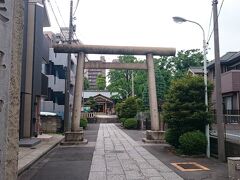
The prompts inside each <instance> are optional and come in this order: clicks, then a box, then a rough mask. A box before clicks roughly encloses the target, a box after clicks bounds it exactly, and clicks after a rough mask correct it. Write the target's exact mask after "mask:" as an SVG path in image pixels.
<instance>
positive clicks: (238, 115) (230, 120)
mask: <svg viewBox="0 0 240 180" xmlns="http://www.w3.org/2000/svg"><path fill="white" fill-rule="evenodd" d="M223 116H224V122H225V124H240V110H239V109H237V110H224V111H223ZM213 122H214V123H216V122H217V119H216V111H215V110H214V111H213Z"/></svg>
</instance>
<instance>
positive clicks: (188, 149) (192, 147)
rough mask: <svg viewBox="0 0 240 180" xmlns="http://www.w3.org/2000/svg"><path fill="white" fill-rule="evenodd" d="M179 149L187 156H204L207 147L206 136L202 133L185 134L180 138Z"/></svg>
mask: <svg viewBox="0 0 240 180" xmlns="http://www.w3.org/2000/svg"><path fill="white" fill-rule="evenodd" d="M179 143H180V145H179V148H180V150H181V151H182V152H183V153H184V154H187V155H197V154H204V153H205V151H206V146H207V139H206V136H205V135H204V134H203V133H202V132H200V131H191V132H187V133H184V134H183V135H181V136H180V138H179Z"/></svg>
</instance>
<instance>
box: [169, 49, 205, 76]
mask: <svg viewBox="0 0 240 180" xmlns="http://www.w3.org/2000/svg"><path fill="white" fill-rule="evenodd" d="M170 59H171V61H172V63H173V64H174V69H175V72H174V76H175V77H176V78H178V77H181V76H183V75H184V74H185V73H186V72H187V70H188V68H189V67H190V66H196V67H199V66H203V54H202V52H200V50H199V49H191V50H186V51H183V50H182V51H178V53H177V56H175V57H171V58H170Z"/></svg>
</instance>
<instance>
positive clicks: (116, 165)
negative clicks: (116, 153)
mask: <svg viewBox="0 0 240 180" xmlns="http://www.w3.org/2000/svg"><path fill="white" fill-rule="evenodd" d="M106 164H107V167H109V166H111V167H122V165H121V163H120V161H106Z"/></svg>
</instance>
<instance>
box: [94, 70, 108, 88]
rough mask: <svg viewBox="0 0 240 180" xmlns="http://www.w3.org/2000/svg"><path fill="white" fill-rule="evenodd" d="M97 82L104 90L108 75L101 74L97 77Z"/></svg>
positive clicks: (98, 86)
mask: <svg viewBox="0 0 240 180" xmlns="http://www.w3.org/2000/svg"><path fill="white" fill-rule="evenodd" d="M96 84H97V88H98V90H104V89H105V88H106V77H105V76H103V75H102V74H99V75H98V76H97V79H96Z"/></svg>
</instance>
